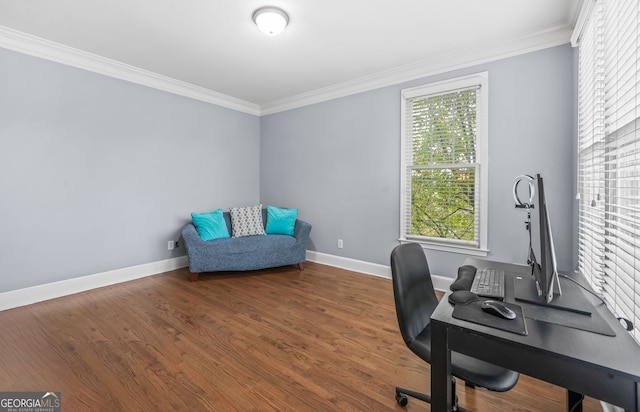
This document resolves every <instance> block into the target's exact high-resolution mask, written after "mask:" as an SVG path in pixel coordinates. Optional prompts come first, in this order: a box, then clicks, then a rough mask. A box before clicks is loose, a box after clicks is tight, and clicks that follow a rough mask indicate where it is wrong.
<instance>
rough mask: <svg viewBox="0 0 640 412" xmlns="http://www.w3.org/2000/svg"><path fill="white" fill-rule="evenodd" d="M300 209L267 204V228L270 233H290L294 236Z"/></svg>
mask: <svg viewBox="0 0 640 412" xmlns="http://www.w3.org/2000/svg"><path fill="white" fill-rule="evenodd" d="M297 218H298V209H283V208H280V207H275V206H267V228H266V232H267V234H268V235H289V236H293V229H294V228H295V226H296V219H297Z"/></svg>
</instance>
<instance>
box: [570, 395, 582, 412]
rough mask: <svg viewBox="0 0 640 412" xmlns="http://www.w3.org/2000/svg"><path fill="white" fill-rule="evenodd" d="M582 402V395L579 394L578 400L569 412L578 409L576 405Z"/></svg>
mask: <svg viewBox="0 0 640 412" xmlns="http://www.w3.org/2000/svg"><path fill="white" fill-rule="evenodd" d="M583 400H584V395H582V394H580V399H578V400H577V401H576V403H574V404H573V406H572V407H571V409H569V412H573V411H575V410H576V408H577V407H578V405H582V401H583Z"/></svg>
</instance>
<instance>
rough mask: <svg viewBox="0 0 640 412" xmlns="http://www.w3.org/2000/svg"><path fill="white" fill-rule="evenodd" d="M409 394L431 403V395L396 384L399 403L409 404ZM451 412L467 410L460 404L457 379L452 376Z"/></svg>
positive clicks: (401, 404) (402, 404)
mask: <svg viewBox="0 0 640 412" xmlns="http://www.w3.org/2000/svg"><path fill="white" fill-rule="evenodd" d="M407 396H411V397H412V398H414V399H418V400H421V401H423V402H426V403H431V396H430V395H427V394H425V393H420V392H416V391H412V390H410V389H405V388H400V387H397V386H396V402H398V405H400V406H407V403H408V402H409V400H408V399H407ZM451 412H466V411H465V410H464V409H463V408H461V407H460V406H459V405H458V396H457V395H456V380H455V379H454V378H451Z"/></svg>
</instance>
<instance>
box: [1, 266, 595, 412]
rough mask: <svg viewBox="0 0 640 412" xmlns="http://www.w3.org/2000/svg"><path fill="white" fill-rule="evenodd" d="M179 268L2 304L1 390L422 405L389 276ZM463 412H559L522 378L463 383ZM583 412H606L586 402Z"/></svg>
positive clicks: (543, 391) (86, 399)
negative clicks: (196, 273)
mask: <svg viewBox="0 0 640 412" xmlns="http://www.w3.org/2000/svg"><path fill="white" fill-rule="evenodd" d="M188 277H189V273H188V270H187V269H181V270H177V271H172V272H167V273H164V274H159V275H155V276H150V277H147V278H143V279H139V280H135V281H131V282H127V283H122V284H118V285H114V286H110V287H105V288H101V289H96V290H92V291H88V292H84V293H80V294H76V295H72V296H68V297H63V298H59V299H55V300H51V301H47V302H41V303H37V304H34V305H29V306H26V307H21V308H16V309H11V310H6V311H3V312H0V369H1V373H0V391H60V392H61V395H62V407H63V409H62V410H63V411H234V410H238V411H393V410H397V411H403V410H406V411H429V410H430V406H429V405H427V404H424V403H422V402H420V401H417V400H409V405H408V406H407V407H406V408H402V407H400V406H398V405H397V404H396V402H395V399H394V387H395V385H398V386H404V387H407V388H412V389H416V390H424V391H427V392H428V390H429V389H428V388H429V365H427V364H425V363H424V362H422V361H420V360H419V359H418V358H417V357H416V356H414V355H413V354H412V353H411V352H410V351H409V350H408V349H407V348H406V346H405V345H404V343H403V341H402V338H401V337H400V334H399V332H398V329H397V323H396V318H395V309H394V307H393V292H392V289H391V281H390V280H389V279H382V278H377V277H373V276H368V275H362V274H358V273H354V272H349V271H345V270H341V269H336V268H332V267H329V266H324V265H320V264H315V263H311V262H308V263H307V264H306V265H305V270H304V271H299V270H297V268H295V267H294V266H291V267H286V268H278V269H271V270H264V271H256V272H247V273H242V274H206V275H201V276H200V279H199V280H198V281H197V282H195V283H191V282H189V281H188ZM458 396H459V400H460V404H461V405H462V406H464V407H465V408H467V409H468V410H470V411H491V412H493V411H531V412H550V411H564V410H565V404H564V402H565V391H564V390H563V389H561V388H559V387H556V386H553V385H550V384H547V383H545V382H542V381H538V380H536V379H533V378H530V377H527V376H521V378H520V381H519V383H518V384H517V385H516V387H515V388H514V389H513V390H511V391H509V392H506V393H494V392H489V391H486V390H482V389H469V388H465V387H464V385H458ZM584 410H585V412H594V411H600V410H601V408H600V406H599V404H598V403H597V402H596V401H595V400H593V399H587V400H586V401H585V409H584Z"/></svg>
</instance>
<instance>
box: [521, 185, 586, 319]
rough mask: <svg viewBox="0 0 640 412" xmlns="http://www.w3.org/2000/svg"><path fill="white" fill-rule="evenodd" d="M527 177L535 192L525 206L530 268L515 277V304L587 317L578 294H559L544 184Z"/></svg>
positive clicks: (584, 303)
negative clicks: (528, 217) (528, 275)
mask: <svg viewBox="0 0 640 412" xmlns="http://www.w3.org/2000/svg"><path fill="white" fill-rule="evenodd" d="M529 178H530V179H531V180H532V182H533V184H534V187H533V190H534V191H535V195H534V196H531V197H532V200H533V204H527V205H526V208H527V210H528V211H529V212H530V214H529V216H530V221H529V222H528V223H527V228H528V230H529V236H530V238H529V239H530V242H529V257H528V259H527V260H528V263H529V266H530V268H531V277H527V276H516V278H515V279H514V296H515V298H516V300H517V301H523V302H528V303H533V304H536V305H542V306H547V307H552V308H555V309H561V310H564V311H569V312H574V313H577V314H580V315H587V316H590V315H591V307H590V305H589V303H588V301H587V300H586V299H584V298H583V296H582V294H579V293H568V294H566V295H562V291H561V290H560V279H559V275H558V267H557V260H556V251H555V245H554V243H553V233H552V230H551V219H550V217H549V209H548V207H547V201H546V198H545V193H544V182H543V180H542V177H541V176H540V175H539V174H538V175H536V177H535V178H531V177H529ZM514 190H515V189H514ZM565 286H566V284H565ZM556 322H557V320H556ZM580 322H581V321H580ZM552 323H554V322H552Z"/></svg>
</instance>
